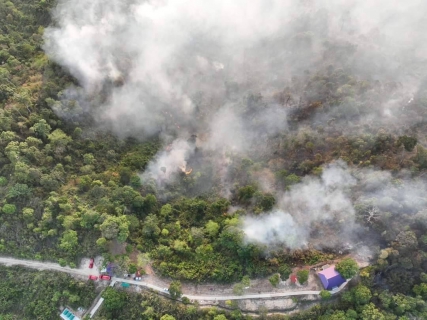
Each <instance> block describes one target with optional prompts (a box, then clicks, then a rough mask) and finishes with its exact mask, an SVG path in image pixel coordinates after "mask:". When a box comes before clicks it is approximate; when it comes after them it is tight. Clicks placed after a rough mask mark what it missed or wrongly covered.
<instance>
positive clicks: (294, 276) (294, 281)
mask: <svg viewBox="0 0 427 320" xmlns="http://www.w3.org/2000/svg"><path fill="white" fill-rule="evenodd" d="M289 279H290V280H291V283H297V276H296V275H294V274H291V276H290V277H289Z"/></svg>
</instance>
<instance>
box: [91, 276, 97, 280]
mask: <svg viewBox="0 0 427 320" xmlns="http://www.w3.org/2000/svg"><path fill="white" fill-rule="evenodd" d="M89 280H98V277H97V276H93V275H91V276H89Z"/></svg>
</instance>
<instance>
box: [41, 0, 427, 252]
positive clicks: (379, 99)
mask: <svg viewBox="0 0 427 320" xmlns="http://www.w3.org/2000/svg"><path fill="white" fill-rule="evenodd" d="M426 9H427V3H426V2H425V1H421V0H412V1H406V2H402V1H397V0H395V1H385V0H380V1H375V2H373V1H369V0H353V1H344V0H333V1H331V0H324V1H309V0H307V1H290V0H289V1H283V0H281V1H278V0H269V1H265V0H255V1H250V2H248V1H243V0H237V1H225V0H224V1H208V2H206V1H202V2H200V1H190V0H177V1H167V0H157V1H144V0H127V1H119V0H108V1H100V0H95V1H90V2H87V1H83V0H75V1H69V0H62V1H59V4H58V6H57V8H56V10H55V11H54V17H55V21H56V24H55V25H54V26H52V27H50V28H47V29H46V31H45V40H46V43H45V50H46V52H47V53H48V54H49V55H50V57H51V58H52V59H53V60H55V61H56V62H58V63H59V64H61V65H62V66H64V67H66V68H67V69H68V70H69V72H70V73H71V74H72V75H73V76H74V77H76V79H77V80H78V81H79V83H80V85H81V86H82V88H83V89H73V88H70V89H69V90H70V91H72V93H70V95H73V96H75V95H79V96H80V98H79V100H80V101H81V103H82V104H84V106H83V107H84V108H83V109H85V110H87V109H90V110H91V112H92V114H93V115H94V117H95V119H96V120H97V122H98V124H99V126H101V127H104V128H105V127H107V128H109V129H111V130H112V131H114V132H115V133H116V134H118V135H119V136H122V137H126V136H133V137H137V138H140V139H144V138H146V137H148V136H153V135H160V136H161V137H164V139H165V145H168V147H166V149H165V150H162V151H160V153H159V154H158V155H157V157H156V158H155V159H154V160H153V161H152V163H150V164H149V165H148V167H147V170H146V172H145V173H144V175H143V177H148V176H150V177H152V178H154V179H155V180H157V181H162V180H163V179H166V180H168V181H173V179H172V177H173V176H174V174H175V173H176V172H179V171H180V170H181V169H180V167H182V166H185V165H186V163H187V161H188V159H189V158H190V157H191V156H192V155H193V154H194V152H195V145H196V144H197V145H198V146H199V147H200V149H201V150H205V151H206V152H208V153H209V154H210V155H212V154H213V155H214V157H215V156H216V157H218V158H221V159H222V158H223V154H224V152H226V151H231V152H234V153H237V154H241V155H245V154H248V153H257V152H258V153H261V152H260V150H264V149H262V148H268V149H269V150H270V151H271V152H273V151H274V149H273V147H271V146H270V145H268V144H267V143H264V142H265V141H268V140H269V139H271V138H274V137H275V136H277V135H278V134H283V133H289V134H295V133H296V132H298V130H300V128H301V127H298V126H297V127H296V128H295V127H293V128H290V126H289V117H290V116H293V115H294V113H293V112H292V111H294V110H299V108H300V106H301V105H302V104H307V105H315V102H316V101H317V100H318V99H320V96H321V95H322V94H325V92H327V93H330V92H332V91H334V93H333V94H332V95H333V96H334V97H336V99H337V100H340V101H341V102H340V107H339V108H329V107H327V106H326V107H324V108H323V109H320V108H319V110H318V111H316V112H314V116H313V117H312V118H311V120H310V121H311V122H312V123H313V124H315V125H318V126H321V125H324V124H326V123H327V122H328V121H336V122H337V123H338V125H341V126H342V128H343V131H344V132H345V133H346V134H356V135H358V134H363V133H364V132H365V130H366V126H368V127H369V128H371V127H374V128H375V129H376V130H377V129H378V128H380V127H381V126H382V125H388V124H390V123H394V124H399V125H402V126H403V125H405V126H408V125H411V124H413V123H415V122H416V121H417V120H416V119H415V118H414V117H410V116H409V117H404V115H405V114H410V113H408V112H409V111H408V110H405V107H406V106H407V103H408V101H410V99H412V97H416V96H417V92H418V90H419V87H420V86H421V84H422V80H423V79H422V77H423V74H422V72H423V69H420V66H421V65H422V64H421V63H422V62H423V61H425V58H426V57H427V41H425V40H426V34H425V32H424V28H422V26H425V25H426V20H425V19H426V18H425V14H424V12H426ZM330 65H336V66H337V68H335V69H334V68H331V69H330V70H329V71H330V73H332V72H335V73H336V74H337V76H336V77H338V78H339V77H340V76H342V77H344V75H340V71H339V69H341V68H342V69H345V70H350V71H352V72H353V73H354V74H355V75H356V76H357V77H359V78H357V79H354V82H356V83H359V89H360V92H358V93H357V94H358V96H357V97H358V99H356V98H355V97H354V96H355V94H356V93H355V92H353V89H352V88H350V87H349V86H348V85H345V84H344V85H341V86H339V87H338V88H337V89H335V88H334V89H332V87H333V86H332V85H330V83H327V82H326V80H322V79H320V80H319V79H316V76H313V74H315V73H316V72H317V71H318V70H325V69H327V68H329V67H330ZM336 69H338V71H337V70H336ZM313 79H314V80H313ZM364 79H369V80H371V79H375V80H378V82H379V84H378V87H381V88H383V89H382V91H381V92H382V95H381V96H378V91H375V92H374V91H373V90H370V89H371V88H365V87H364V86H363V81H364ZM390 79H393V81H394V83H393V84H391V85H387V83H388V81H390ZM347 80H348V79H347ZM347 80H346V81H347ZM316 81H317V82H316ZM304 82H309V83H312V84H313V85H312V87H309V89H310V90H308V89H307V88H304V86H303V84H304ZM382 82H384V84H383V83H382ZM402 83H403V84H402ZM291 85H292V87H293V88H296V89H295V90H294V91H293V92H292V93H289V92H287V91H286V88H288V87H290V86H291ZM284 88H285V89H284ZM278 93H279V94H278ZM98 95H101V96H102V99H95V98H93V97H95V96H98ZM278 97H279V98H278ZM331 103H332V102H331ZM58 112H59V111H58ZM59 114H61V112H59ZM337 119H339V120H337ZM396 130H401V128H400V127H399V126H398V129H396ZM192 134H196V135H197V136H198V137H197V142H194V145H193V143H189V142H188V141H187V139H188V138H189V136H190V135H192ZM171 140H172V141H171ZM162 168H165V169H162ZM184 171H185V170H184ZM359 174H360V175H367V176H369V175H375V174H377V175H378V174H379V175H381V176H382V177H383V179H385V181H387V182H388V183H389V184H390V181H391V179H392V178H391V176H388V175H389V174H388V173H369V172H368V171H364V172H363V173H359ZM224 175H225V174H223V176H222V178H221V179H222V180H224V183H228V184H231V183H230V182H229V181H227V179H226V178H224ZM374 180H375V179H374ZM373 182H374V181H372V183H373ZM364 183H366V186H368V185H370V186H371V187H372V183H371V184H367V182H366V181H365V180H363V179H361V178H360V177H355V176H354V175H353V173H350V171H349V169H348V168H346V167H345V166H344V165H343V164H342V163H338V164H337V163H336V164H333V165H330V166H326V167H325V168H324V172H323V174H322V175H321V177H320V178H316V177H307V178H305V179H304V180H303V182H302V183H301V184H297V185H295V186H293V187H292V188H291V189H290V190H289V191H287V192H285V193H284V194H276V197H277V199H278V204H277V207H276V208H275V209H274V210H273V211H272V212H271V213H268V214H267V215H266V216H259V217H247V218H246V219H245V220H244V223H243V225H244V229H245V230H246V234H247V237H248V239H250V240H255V241H259V242H262V243H270V242H272V239H273V240H274V241H279V242H285V243H286V244H287V245H288V246H290V247H292V248H297V247H299V246H300V245H301V244H303V243H307V242H309V239H310V237H311V236H312V235H311V229H310V228H311V226H312V224H313V223H327V222H328V221H330V220H336V221H339V230H338V231H339V232H341V234H348V230H350V229H352V228H353V227H354V223H355V220H356V218H357V217H356V214H355V209H354V206H353V204H354V201H355V200H356V199H353V197H354V195H352V194H351V192H350V191H351V190H352V188H353V187H354V186H355V185H357V186H358V187H362V189H363V187H364ZM372 188H374V187H372ZM390 188H391V187H390ZM423 188H424V185H423ZM374 189H375V192H376V194H380V191H378V188H376V187H375V188H374ZM424 189H425V188H424ZM424 189H423V190H424ZM387 190H390V192H387V191H384V190H383V191H382V192H383V197H382V198H386V199H387V198H390V199H391V202H390V201H389V203H392V204H394V202H393V201H397V200H393V197H392V196H390V194H395V190H394V189H392V188H391V189H387ZM393 190H394V191H393ZM404 190H405V191H404V193H403V194H407V196H406V198H405V199H406V201H408V202H409V199H415V198H416V199H418V193H417V192H418V191H417V190H420V188H417V187H414V186H413V185H412V186H411V187H408V188H405V189H404ZM405 192H406V193H405ZM278 193H279V192H278ZM372 194H373V191H370V190H369V188H368V187H366V189H365V192H364V193H363V194H362V195H361V196H360V198H358V199H362V198H369V197H370V195H372ZM401 195H402V194H401ZM413 197H415V198H413ZM384 201H385V202H387V201H386V200H384V199H383V200H382V202H381V203H378V204H377V205H378V207H381V208H383V207H384V206H386V205H385V204H384ZM354 228H356V229H357V227H354ZM286 230H287V231H286ZM295 238H298V244H297V243H296V242H295V240H294V239H295Z"/></svg>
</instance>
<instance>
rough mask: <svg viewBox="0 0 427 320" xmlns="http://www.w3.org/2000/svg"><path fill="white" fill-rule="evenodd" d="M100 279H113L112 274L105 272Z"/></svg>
mask: <svg viewBox="0 0 427 320" xmlns="http://www.w3.org/2000/svg"><path fill="white" fill-rule="evenodd" d="M100 279H101V280H111V277H110V276H107V275H106V274H103V275H102V276H101V277H100Z"/></svg>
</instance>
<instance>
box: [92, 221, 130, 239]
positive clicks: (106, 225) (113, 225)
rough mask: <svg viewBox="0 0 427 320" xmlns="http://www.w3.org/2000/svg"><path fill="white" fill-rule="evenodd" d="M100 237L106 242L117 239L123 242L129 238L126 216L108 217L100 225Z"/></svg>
mask: <svg viewBox="0 0 427 320" xmlns="http://www.w3.org/2000/svg"><path fill="white" fill-rule="evenodd" d="M99 228H100V230H101V232H102V236H103V237H104V238H106V239H107V240H112V239H117V240H118V241H120V242H125V241H126V239H127V237H128V236H129V221H128V220H127V218H126V216H120V217H114V216H108V217H107V219H105V220H104V222H103V223H102V224H101V225H100V227H99Z"/></svg>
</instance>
